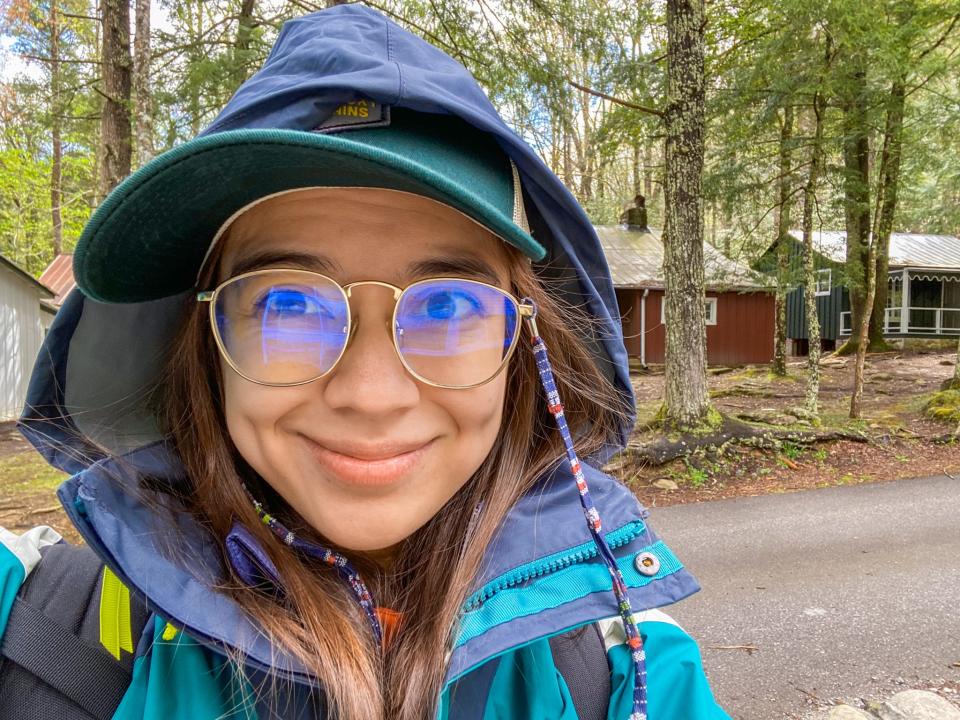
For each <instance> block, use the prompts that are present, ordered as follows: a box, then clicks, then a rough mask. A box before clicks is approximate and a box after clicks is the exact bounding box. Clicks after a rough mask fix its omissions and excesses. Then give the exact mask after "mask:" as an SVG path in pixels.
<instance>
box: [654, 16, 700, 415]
mask: <svg viewBox="0 0 960 720" xmlns="http://www.w3.org/2000/svg"><path fill="white" fill-rule="evenodd" d="M704 24H705V22H704V2H703V0H668V1H667V38H668V40H667V108H666V112H665V121H666V134H667V149H666V174H665V216H666V224H665V228H664V233H663V237H664V261H663V269H664V284H665V286H666V291H665V294H664V302H665V303H666V306H665V312H664V317H665V320H666V367H665V375H666V406H667V422H668V424H670V425H672V426H674V427H677V428H682V429H688V428H695V427H697V426H702V425H703V424H704V423H705V421H706V420H707V417H708V413H709V410H710V400H709V396H708V394H707V338H706V324H705V320H706V318H705V317H704V279H703V275H704V267H703V203H702V198H701V186H702V177H703V143H704Z"/></svg>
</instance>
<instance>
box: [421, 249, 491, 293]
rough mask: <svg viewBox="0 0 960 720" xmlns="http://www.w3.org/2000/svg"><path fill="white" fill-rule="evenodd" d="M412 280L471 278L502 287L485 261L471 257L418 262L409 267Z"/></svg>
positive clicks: (441, 258)
mask: <svg viewBox="0 0 960 720" xmlns="http://www.w3.org/2000/svg"><path fill="white" fill-rule="evenodd" d="M407 273H408V276H409V277H410V278H411V279H414V278H419V277H430V276H443V275H454V276H463V275H466V276H470V277H474V278H477V279H480V280H483V281H485V282H488V283H490V284H491V285H497V286H499V285H500V282H501V279H500V276H499V275H498V274H497V271H496V270H494V269H493V268H492V267H491V266H490V265H489V264H487V262H486V261H485V260H481V259H480V258H478V257H474V256H471V255H449V256H441V257H432V258H426V259H424V260H417V261H415V262H412V263H410V264H409V265H408V266H407Z"/></svg>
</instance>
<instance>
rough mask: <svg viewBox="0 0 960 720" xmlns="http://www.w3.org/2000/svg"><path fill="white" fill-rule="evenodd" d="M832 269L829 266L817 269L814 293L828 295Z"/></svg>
mask: <svg viewBox="0 0 960 720" xmlns="http://www.w3.org/2000/svg"><path fill="white" fill-rule="evenodd" d="M832 275H833V271H832V270H831V269H830V268H824V269H823V270H817V284H816V288H817V290H816V292H815V293H814V294H815V295H829V294H830V288H831V281H832V280H833V278H832Z"/></svg>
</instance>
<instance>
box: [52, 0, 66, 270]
mask: <svg viewBox="0 0 960 720" xmlns="http://www.w3.org/2000/svg"><path fill="white" fill-rule="evenodd" d="M60 85H61V78H60V22H59V18H58V17H57V2H56V0H53V2H51V3H50V143H51V152H52V156H51V158H50V220H51V222H52V224H53V257H54V258H55V257H57V255H59V254H60V253H62V252H63V215H62V211H61V206H62V204H63V140H62V137H61V128H60V118H61V117H62V116H63V114H64V113H63V108H62V107H61V103H62V98H61V88H60ZM52 260H53V258H51V261H52Z"/></svg>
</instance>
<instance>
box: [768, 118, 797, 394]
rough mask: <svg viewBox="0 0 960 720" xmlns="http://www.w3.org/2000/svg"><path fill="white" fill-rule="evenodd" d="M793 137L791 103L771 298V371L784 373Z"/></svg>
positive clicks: (784, 129)
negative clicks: (772, 339)
mask: <svg viewBox="0 0 960 720" xmlns="http://www.w3.org/2000/svg"><path fill="white" fill-rule="evenodd" d="M792 140H793V106H792V105H789V104H788V105H785V106H784V108H783V120H782V121H781V124H780V151H779V155H780V177H779V178H778V180H777V185H778V186H779V190H780V193H779V194H780V197H779V202H778V204H777V234H776V239H775V241H774V242H775V243H776V248H777V269H776V277H777V292H776V296H775V298H774V311H775V319H774V333H773V337H774V341H773V368H772V371H773V374H774V375H779V376H780V377H784V376H786V374H787V291H788V290H789V275H790V245H791V240H792V239H791V237H790V232H789V231H790V211H791V209H792V206H793V188H792V187H791V185H792V183H791V174H790V155H791V141H792Z"/></svg>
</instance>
